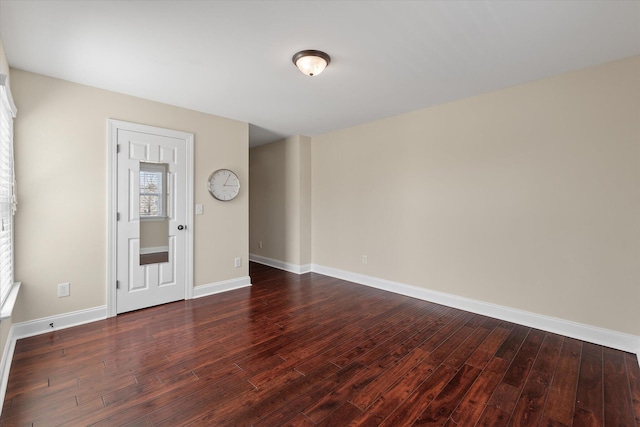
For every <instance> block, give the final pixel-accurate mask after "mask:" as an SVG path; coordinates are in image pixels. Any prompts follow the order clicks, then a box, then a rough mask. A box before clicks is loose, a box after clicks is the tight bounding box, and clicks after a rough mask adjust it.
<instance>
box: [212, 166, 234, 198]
mask: <svg viewBox="0 0 640 427" xmlns="http://www.w3.org/2000/svg"><path fill="white" fill-rule="evenodd" d="M239 192H240V180H239V179H238V175H236V174H235V173H234V172H233V171H231V170H229V169H218V170H217V171H215V172H213V173H212V174H211V175H209V193H211V195H212V196H213V197H215V198H216V199H218V200H222V201H223V202H228V201H229V200H233V199H234V198H235V197H236V196H237V195H238V193H239Z"/></svg>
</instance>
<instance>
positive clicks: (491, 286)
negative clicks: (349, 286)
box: [312, 57, 640, 335]
mask: <svg viewBox="0 0 640 427" xmlns="http://www.w3.org/2000/svg"><path fill="white" fill-rule="evenodd" d="M639 88H640V57H634V58H630V59H626V60H622V61H617V62H613V63H609V64H605V65H602V66H598V67H593V68H589V69H586V70H582V71H578V72H573V73H568V74H564V75H560V76H557V77H553V78H548V79H545V80H541V81H536V82H533V83H530V84H525V85H521V86H516V87H512V88H509V89H505V90H501V91H497V92H493V93H488V94H485V95H482V96H477V97H473V98H469V99H464V100H461V101H458V102H453V103H450V104H446V105H441V106H437V107H433V108H428V109H424V110H420V111H416V112H413V113H409V114H405V115H401V116H398V117H393V118H389V119H386V120H380V121H376V122H373V123H369V124H364V125H361V126H357V127H352V128H349V129H345V130H341V131H338V132H333V133H329V134H326V135H321V136H318V137H314V138H313V141H312V195H313V205H312V207H313V214H312V218H313V223H312V250H313V263H314V264H316V265H321V266H326V267H333V268H337V269H342V270H347V271H350V272H355V273H360V274H365V275H369V276H373V277H377V278H383V279H388V280H392V281H396V282H401V283H405V284H409V285H414V286H419V287H424V288H429V289H432V290H436V291H442V292H446V293H450V294H455V295H459V296H463V297H468V298H474V299H477V300H482V301H486V302H489V303H495V304H499V305H503V306H508V307H513V308H517V309H521V310H526V311H530V312H534V313H539V314H543V315H549V316H553V317H557V318H561V319H567V320H571V321H575V322H580V323H585V324H589V325H594V326H598V327H602V328H607V329H612V330H616V331H620V332H625V333H630V334H635V335H640V268H639V261H640V93H639ZM362 255H367V256H368V264H366V265H364V264H362Z"/></svg>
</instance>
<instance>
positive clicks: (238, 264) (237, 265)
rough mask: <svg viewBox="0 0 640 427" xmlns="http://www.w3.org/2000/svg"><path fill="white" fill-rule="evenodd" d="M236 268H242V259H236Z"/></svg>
mask: <svg viewBox="0 0 640 427" xmlns="http://www.w3.org/2000/svg"><path fill="white" fill-rule="evenodd" d="M235 266H236V268H238V267H242V258H236V260H235Z"/></svg>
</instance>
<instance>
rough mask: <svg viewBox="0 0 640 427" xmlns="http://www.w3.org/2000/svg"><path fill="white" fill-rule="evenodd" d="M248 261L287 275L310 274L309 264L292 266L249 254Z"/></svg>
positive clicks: (288, 263)
mask: <svg viewBox="0 0 640 427" xmlns="http://www.w3.org/2000/svg"><path fill="white" fill-rule="evenodd" d="M249 261H253V262H257V263H258V264H263V265H268V266H269V267H273V268H277V269H279V270H284V271H288V272H289V273H296V274H305V273H310V272H311V264H303V265H298V264H292V263H290V262H285V261H280V260H278V259H273V258H267V257H264V256H260V255H256V254H249Z"/></svg>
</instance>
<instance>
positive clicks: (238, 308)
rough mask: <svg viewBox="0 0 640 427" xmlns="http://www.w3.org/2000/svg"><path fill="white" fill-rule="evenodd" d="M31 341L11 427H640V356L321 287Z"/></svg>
mask: <svg viewBox="0 0 640 427" xmlns="http://www.w3.org/2000/svg"><path fill="white" fill-rule="evenodd" d="M250 270H251V271H250V272H251V278H252V283H253V287H251V288H244V289H238V290H235V291H231V292H227V293H223V294H218V295H213V296H210V297H205V298H200V299H195V300H190V301H181V302H177V303H172V304H167V305H164V306H159V307H154V308H150V309H146V310H141V311H138V312H133V313H128V314H124V315H120V316H117V317H115V318H111V319H107V320H104V321H99V322H94V323H91V324H87V325H83V326H78V327H74V328H69V329H64V330H60V331H54V332H51V333H47V334H43V335H39V336H36V337H31V338H26V339H21V340H19V341H18V342H17V344H16V349H15V353H14V357H13V365H12V368H11V373H10V377H9V384H8V387H7V393H6V397H5V401H4V408H3V411H2V416H1V417H0V423H1V424H2V425H4V426H31V425H33V426H86V425H96V426H121V425H122V426H185V425H189V426H203V425H228V426H251V425H253V426H284V425H298V426H314V425H317V426H347V425H350V426H378V425H380V426H410V425H415V426H422V425H433V426H435V425H438V426H448V427H452V426H508V425H510V426H572V425H573V426H603V425H604V426H635V425H638V422H639V421H640V369H639V367H638V362H637V358H636V356H635V355H632V354H629V353H624V352H621V351H617V350H612V349H610V348H605V347H601V346H598V345H594V344H590V343H586V342H582V341H577V340H575V339H571V338H566V337H562V336H559V335H555V334H551V333H546V332H543V331H540V330H536V329H531V328H527V327H524V326H520V325H516V324H512V323H508V322H503V321H499V320H496V319H492V318H488V317H484V316H480V315H476V314H472V313H468V312H464V311H460V310H455V309H451V308H447V307H443V306H439V305H436V304H431V303H428V302H425V301H420V300H416V299H411V298H407V297H403V296H400V295H395V294H391V293H386V292H383V291H380V290H377V289H372V288H368V287H365V286H359V285H355V284H353V283H349V282H345V281H342V280H338V279H333V278H329V277H326V276H322V275H318V274H314V273H310V274H305V275H301V276H298V275H294V274H290V273H286V272H282V271H279V270H275V269H272V268H269V267H265V266H261V265H257V264H252V265H251V267H250Z"/></svg>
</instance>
